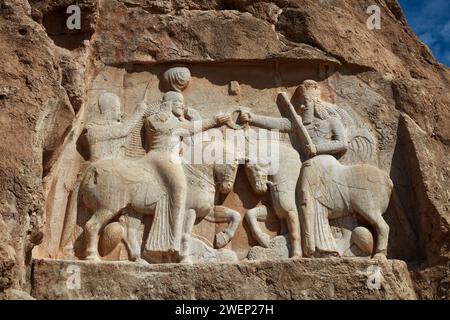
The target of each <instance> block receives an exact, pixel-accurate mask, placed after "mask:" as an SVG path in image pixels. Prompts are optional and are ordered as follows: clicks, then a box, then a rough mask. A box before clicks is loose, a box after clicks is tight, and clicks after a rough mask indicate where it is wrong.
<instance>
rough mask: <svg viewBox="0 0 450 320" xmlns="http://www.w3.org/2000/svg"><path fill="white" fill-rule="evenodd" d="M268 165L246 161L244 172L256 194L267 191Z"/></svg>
mask: <svg viewBox="0 0 450 320" xmlns="http://www.w3.org/2000/svg"><path fill="white" fill-rule="evenodd" d="M268 171H269V166H266V165H261V164H257V163H251V162H248V161H247V162H246V164H245V173H246V175H247V178H248V180H249V182H250V185H251V186H252V189H253V191H255V192H256V193H257V194H264V193H266V192H267V189H268V185H269V183H270V181H269V175H268Z"/></svg>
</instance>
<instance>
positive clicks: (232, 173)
mask: <svg viewBox="0 0 450 320" xmlns="http://www.w3.org/2000/svg"><path fill="white" fill-rule="evenodd" d="M238 167H239V163H238V162H237V161H234V162H233V163H225V164H216V165H215V166H214V173H215V179H216V181H217V183H216V185H217V187H218V189H219V192H220V193H223V194H227V193H230V192H231V191H232V190H233V188H234V182H235V181H236V174H237V171H238Z"/></svg>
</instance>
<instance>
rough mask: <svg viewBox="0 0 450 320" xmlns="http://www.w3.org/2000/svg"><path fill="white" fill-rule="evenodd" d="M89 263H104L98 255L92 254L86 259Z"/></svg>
mask: <svg viewBox="0 0 450 320" xmlns="http://www.w3.org/2000/svg"><path fill="white" fill-rule="evenodd" d="M86 260H87V261H93V262H100V261H102V260H101V259H100V257H99V255H98V254H95V253H91V254H89V255H88V256H87V257H86Z"/></svg>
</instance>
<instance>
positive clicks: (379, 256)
mask: <svg viewBox="0 0 450 320" xmlns="http://www.w3.org/2000/svg"><path fill="white" fill-rule="evenodd" d="M373 259H374V260H381V261H387V257H386V254H385V253H383V252H378V253H376V254H375V255H374V256H373Z"/></svg>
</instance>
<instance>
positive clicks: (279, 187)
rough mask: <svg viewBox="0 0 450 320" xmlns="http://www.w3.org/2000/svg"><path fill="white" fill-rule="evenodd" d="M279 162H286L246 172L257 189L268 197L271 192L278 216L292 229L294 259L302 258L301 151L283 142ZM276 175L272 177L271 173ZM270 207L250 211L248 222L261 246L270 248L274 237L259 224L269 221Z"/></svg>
mask: <svg viewBox="0 0 450 320" xmlns="http://www.w3.org/2000/svg"><path fill="white" fill-rule="evenodd" d="M279 160H281V161H282V162H283V163H282V164H281V165H280V163H278V162H277V163H275V162H272V161H270V162H269V163H266V164H261V163H250V162H249V163H247V164H246V165H245V172H246V175H247V178H248V180H249V182H250V185H251V186H252V188H253V190H254V191H255V192H256V193H257V194H264V193H265V192H266V191H267V190H268V189H269V190H270V195H271V200H272V205H273V208H274V210H275V213H276V215H277V217H278V218H279V219H280V220H285V221H286V225H287V227H288V230H289V237H290V241H291V248H292V254H291V256H292V257H301V256H302V249H301V239H300V223H299V214H298V211H297V205H296V200H295V199H296V185H297V181H298V177H299V175H300V169H301V160H300V156H299V154H298V152H297V151H296V150H295V149H294V148H292V147H291V146H289V145H287V144H285V143H283V142H280V143H279ZM271 172H272V173H273V174H270V173H271ZM267 213H268V208H267V207H266V206H264V205H262V206H258V207H255V208H253V209H250V210H248V211H247V213H246V215H245V219H246V220H247V222H248V223H249V225H250V230H251V232H252V234H253V236H254V238H255V239H256V241H258V243H259V244H260V245H262V246H263V247H266V248H267V247H268V246H269V242H270V237H269V235H267V234H266V233H264V232H263V231H262V230H261V228H260V227H259V225H258V221H265V220H266V219H267Z"/></svg>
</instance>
